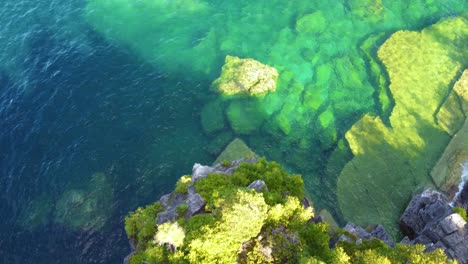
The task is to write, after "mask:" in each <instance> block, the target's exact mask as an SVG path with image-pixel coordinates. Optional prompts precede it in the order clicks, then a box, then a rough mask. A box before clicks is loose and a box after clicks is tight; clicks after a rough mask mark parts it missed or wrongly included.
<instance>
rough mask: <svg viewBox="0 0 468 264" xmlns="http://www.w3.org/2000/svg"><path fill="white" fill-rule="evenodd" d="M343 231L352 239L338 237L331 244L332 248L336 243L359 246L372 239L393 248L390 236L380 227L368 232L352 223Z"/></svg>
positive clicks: (346, 236)
mask: <svg viewBox="0 0 468 264" xmlns="http://www.w3.org/2000/svg"><path fill="white" fill-rule="evenodd" d="M344 229H345V230H346V231H348V232H349V233H350V234H351V235H352V236H354V237H350V236H349V235H347V234H343V235H341V236H339V237H338V239H337V240H336V241H333V242H332V246H335V245H336V243H337V242H339V241H346V242H351V243H356V244H358V245H359V244H361V243H362V241H363V240H372V239H379V240H382V241H383V242H384V243H385V244H387V245H389V246H391V247H393V246H394V243H393V240H392V238H391V236H390V235H389V234H388V233H387V232H386V231H385V229H384V227H383V226H381V225H377V226H375V227H374V228H373V229H372V230H371V231H370V232H369V231H367V230H366V229H364V228H362V227H360V226H357V225H355V224H353V223H347V224H346V226H345V227H344Z"/></svg>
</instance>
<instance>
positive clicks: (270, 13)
mask: <svg viewBox="0 0 468 264" xmlns="http://www.w3.org/2000/svg"><path fill="white" fill-rule="evenodd" d="M466 11H468V7H467V5H466V3H465V1H457V0H451V1H431V0H424V1H423V0H418V1H378V0H375V1H370V0H366V1H358V0H347V1H301V0H298V1H289V2H284V1H194V0H176V1H164V0H153V1H131V0H108V1H104V0H88V1H84V0H64V1H43V0H39V1H37V0H36V1H32V0H23V1H12V0H4V1H3V2H2V4H1V5H0V13H1V14H2V15H1V16H0V215H1V219H2V221H1V222H0V262H1V263H116V262H117V263H118V262H120V261H121V260H122V259H123V257H124V256H125V255H126V254H127V253H128V252H129V250H130V249H129V245H128V243H127V240H126V237H125V235H124V231H123V217H124V216H125V215H126V214H127V213H128V212H129V211H130V210H134V209H135V208H136V207H138V206H142V205H144V204H147V203H149V202H152V201H154V200H156V199H158V198H159V196H160V195H161V194H163V193H164V192H167V191H168V190H170V189H171V188H172V186H173V184H174V183H175V181H176V179H177V178H178V177H179V176H181V175H183V174H186V173H189V172H190V171H191V167H192V165H193V163H195V162H200V163H205V164H210V163H211V162H213V161H214V159H215V158H216V156H217V154H219V152H220V151H221V150H222V148H223V147H224V146H225V145H226V144H227V143H229V141H230V140H231V139H233V138H234V137H240V138H242V139H244V140H245V141H246V143H247V144H248V145H249V146H250V147H252V149H253V150H254V151H255V152H257V153H258V154H260V155H264V156H266V157H267V158H268V159H272V160H276V161H278V162H280V163H281V164H282V165H284V166H285V167H287V168H288V170H290V171H291V172H297V173H301V174H303V176H304V178H305V181H306V185H307V188H308V191H309V193H310V195H311V196H312V197H313V199H314V202H315V204H316V205H317V206H318V207H323V208H327V209H329V210H330V211H331V212H332V213H333V214H334V215H335V216H336V217H337V218H338V219H340V217H341V215H340V212H339V209H338V207H337V201H336V193H335V190H336V177H337V176H338V174H339V172H340V171H341V169H342V167H343V166H344V164H345V163H346V162H347V161H348V160H349V159H350V158H351V156H350V153H349V150H347V146H346V143H345V142H344V141H342V140H341V139H342V138H343V135H344V133H345V132H346V131H347V130H348V129H349V128H350V126H351V125H352V124H353V123H354V122H356V121H357V120H358V119H359V118H360V117H361V116H362V114H363V113H375V114H379V115H381V116H382V117H383V118H384V119H385V117H386V116H388V113H389V111H391V108H392V98H391V96H390V95H389V94H388V93H387V91H386V90H385V86H382V87H380V88H379V84H378V81H377V80H375V79H374V78H373V76H372V75H371V74H370V72H371V68H370V66H369V60H368V58H369V56H368V54H370V55H373V54H374V53H375V51H376V49H377V47H378V45H380V44H381V43H382V41H383V40H384V39H385V38H386V37H388V36H389V35H390V34H391V33H393V32H395V31H396V30H400V29H410V30H418V29H421V28H423V27H425V26H427V25H430V24H432V23H434V22H436V21H438V20H440V19H441V18H445V17H448V16H454V15H457V14H461V13H463V12H466ZM307 25H313V26H307ZM370 37H372V38H373V39H371V40H369V41H367V42H366V40H368V39H369V38H370ZM363 43H370V44H368V45H363ZM367 53H368V54H367ZM228 54H229V55H235V56H240V57H249V58H254V59H257V60H259V61H261V62H263V63H267V64H269V65H272V66H274V67H275V68H277V69H278V70H279V72H280V80H279V84H278V89H277V92H276V93H274V94H269V95H267V96H266V97H263V98H221V97H220V96H219V95H218V94H216V93H215V92H214V91H212V90H211V89H210V84H211V82H212V81H213V80H214V79H215V78H216V77H217V76H218V74H219V72H220V68H221V66H222V64H223V60H224V57H225V55H228ZM210 105H211V106H212V105H219V106H220V107H216V109H220V110H217V111H214V110H213V111H212V110H210V109H209V111H208V112H210V113H214V115H215V116H216V115H218V116H221V120H224V121H223V122H222V123H223V124H222V127H223V128H221V129H217V130H216V131H214V132H213V131H210V132H207V131H206V128H205V129H204V128H203V126H202V124H201V113H202V112H203V109H206V107H209V106H210ZM230 109H231V110H230ZM233 109H234V110H233ZM236 109H237V110H236ZM239 109H240V110H239ZM245 120H248V122H247V124H245V122H244V121H245ZM239 127H240V128H239ZM233 128H234V129H233Z"/></svg>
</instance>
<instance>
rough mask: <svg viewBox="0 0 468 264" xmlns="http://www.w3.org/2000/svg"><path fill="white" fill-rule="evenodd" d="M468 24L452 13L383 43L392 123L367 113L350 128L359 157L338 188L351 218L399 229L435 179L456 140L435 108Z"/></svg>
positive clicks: (346, 169) (446, 88)
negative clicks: (413, 201) (408, 208)
mask: <svg viewBox="0 0 468 264" xmlns="http://www.w3.org/2000/svg"><path fill="white" fill-rule="evenodd" d="M466 28H468V24H467V21H466V20H465V19H463V18H461V17H458V18H451V19H447V20H445V21H442V22H439V23H438V24H435V25H433V26H431V27H428V28H426V29H424V30H423V31H422V32H410V31H399V32H396V33H394V34H393V35H392V36H391V37H390V38H389V39H388V40H387V41H385V43H384V44H383V45H382V47H381V48H380V49H379V51H378V56H379V58H380V59H381V60H382V62H383V63H384V65H385V67H386V69H387V71H388V73H389V77H390V87H389V90H390V92H391V94H392V97H393V99H394V101H395V107H394V109H393V111H392V113H391V115H390V117H389V121H390V125H391V127H387V126H386V125H385V124H384V123H383V122H382V119H381V118H380V117H373V116H370V115H365V116H364V117H363V118H362V119H361V120H360V121H358V122H357V123H356V124H354V126H353V127H352V128H351V129H350V130H349V131H348V132H347V133H346V139H347V141H348V143H349V146H350V148H351V150H352V152H353V155H354V158H353V159H352V160H351V161H350V162H348V164H347V165H346V166H345V167H344V169H343V171H342V172H341V174H340V176H339V179H338V188H337V189H338V191H337V195H338V202H339V205H340V208H341V211H342V213H343V215H344V217H345V218H346V220H348V221H353V222H355V223H357V224H359V225H368V224H378V223H381V224H384V226H385V227H386V228H387V230H389V231H390V232H391V233H392V234H393V235H395V234H396V233H397V230H398V227H397V219H398V216H399V213H400V212H401V211H402V209H403V208H404V206H405V205H406V202H407V201H408V200H409V199H410V197H411V194H412V193H413V192H414V191H415V190H416V189H418V188H423V187H424V186H426V185H429V186H430V185H431V179H430V178H429V177H428V175H429V172H430V170H431V168H432V164H435V163H436V162H437V159H438V158H439V156H440V154H441V152H442V151H443V149H444V147H445V146H446V145H447V144H448V142H449V141H450V137H449V135H448V134H447V133H446V132H444V131H443V129H442V128H441V127H440V125H439V124H437V122H436V120H435V118H434V113H436V111H437V110H438V108H439V107H440V105H441V104H442V102H443V101H444V99H445V97H446V94H447V93H448V91H450V88H451V87H450V85H451V83H452V80H453V79H454V78H455V77H456V75H457V72H459V71H460V70H461V68H462V61H460V59H461V58H463V57H464V56H466V55H464V53H466V49H463V48H462V47H463V45H464V44H463V41H461V40H462V39H466V37H467V36H468V32H466ZM453 36H459V37H458V38H453ZM452 38H453V39H452Z"/></svg>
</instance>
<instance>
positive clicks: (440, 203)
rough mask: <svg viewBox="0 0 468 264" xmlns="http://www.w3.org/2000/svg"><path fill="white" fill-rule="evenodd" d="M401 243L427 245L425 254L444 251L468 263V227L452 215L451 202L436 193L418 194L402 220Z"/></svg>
mask: <svg viewBox="0 0 468 264" xmlns="http://www.w3.org/2000/svg"><path fill="white" fill-rule="evenodd" d="M400 226H401V229H402V231H403V232H404V234H405V235H407V237H405V238H404V239H403V241H402V243H406V244H424V245H425V246H426V251H432V250H435V249H436V248H440V249H442V250H443V251H444V252H445V253H446V254H447V256H449V257H451V258H453V259H456V260H457V261H458V263H460V264H466V263H468V224H467V223H466V221H465V220H463V218H462V217H461V216H460V215H459V214H456V213H453V211H452V208H451V206H450V204H449V200H448V199H447V197H445V196H444V195H443V194H441V193H439V192H435V191H425V192H423V193H422V194H420V195H416V196H415V197H414V198H413V199H412V200H411V202H410V204H409V205H408V207H407V208H406V210H405V212H404V213H403V215H402V216H401V218H400Z"/></svg>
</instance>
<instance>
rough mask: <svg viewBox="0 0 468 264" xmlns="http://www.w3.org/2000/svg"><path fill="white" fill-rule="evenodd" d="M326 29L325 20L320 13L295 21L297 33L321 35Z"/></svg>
mask: <svg viewBox="0 0 468 264" xmlns="http://www.w3.org/2000/svg"><path fill="white" fill-rule="evenodd" d="M326 27H327V19H326V18H325V16H324V15H323V13H322V11H317V12H314V13H312V14H307V15H305V16H303V17H301V18H299V19H298V20H297V21H296V31H297V32H298V33H309V32H311V33H321V32H323V31H324V30H325V28H326Z"/></svg>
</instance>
